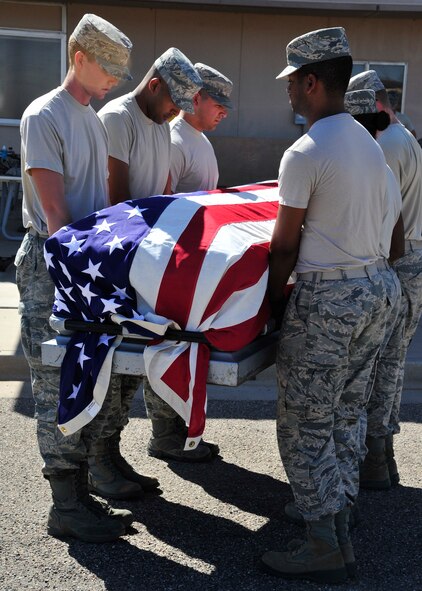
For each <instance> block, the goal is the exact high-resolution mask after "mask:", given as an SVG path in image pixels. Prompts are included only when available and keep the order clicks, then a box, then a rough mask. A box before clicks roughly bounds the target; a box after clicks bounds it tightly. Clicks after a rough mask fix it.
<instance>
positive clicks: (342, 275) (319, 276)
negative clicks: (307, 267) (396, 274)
mask: <svg viewBox="0 0 422 591" xmlns="http://www.w3.org/2000/svg"><path fill="white" fill-rule="evenodd" d="M378 264H380V266H381V267H382V268H381V269H380V268H378ZM387 264H388V263H387ZM385 265H386V262H385V261H383V260H380V261H378V263H373V264H372V265H366V266H365V267H359V268H357V269H337V270H336V271H308V272H307V273H298V274H297V278H298V280H300V281H315V282H316V283H318V281H342V280H343V281H344V280H346V279H362V278H365V277H373V276H374V275H378V273H379V271H380V270H383V269H388V267H387V266H385Z"/></svg>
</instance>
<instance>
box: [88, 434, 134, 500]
mask: <svg viewBox="0 0 422 591" xmlns="http://www.w3.org/2000/svg"><path fill="white" fill-rule="evenodd" d="M88 469H89V472H88V490H89V491H90V492H93V493H95V494H96V495H99V496H100V497H108V498H110V499H120V500H124V499H141V498H142V497H143V496H144V491H143V489H142V487H141V485H140V484H138V483H137V482H132V481H131V480H127V479H126V478H125V477H124V476H123V475H122V474H121V473H120V472H119V470H118V468H117V467H116V465H115V464H114V462H113V460H112V459H111V456H110V453H109V450H108V449H107V446H106V443H105V439H99V440H98V441H96V442H95V443H93V444H92V446H91V448H90V450H89V453H88Z"/></svg>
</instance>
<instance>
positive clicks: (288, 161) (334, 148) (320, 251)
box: [279, 113, 387, 273]
mask: <svg viewBox="0 0 422 591" xmlns="http://www.w3.org/2000/svg"><path fill="white" fill-rule="evenodd" d="M386 174H387V167H386V165H385V159H384V156H383V154H382V151H381V150H380V148H379V146H378V145H377V143H376V142H375V141H374V140H373V139H372V137H371V136H370V135H369V133H368V132H367V131H366V129H364V128H363V127H362V126H361V125H360V124H359V123H357V122H356V121H355V120H354V119H353V117H352V116H351V115H349V114H347V113H340V114H339V115H333V116H331V117H325V118H323V119H319V120H318V121H317V122H316V123H314V125H312V127H311V128H310V129H309V131H308V133H306V134H305V135H304V136H302V137H301V138H300V139H299V140H297V141H296V142H295V143H294V144H293V145H292V146H291V147H290V148H289V149H288V150H287V151H286V152H285V154H284V156H283V158H282V159H281V163H280V171H279V194H280V203H281V204H282V205H287V206H290V207H295V208H300V209H306V210H307V212H306V216H305V222H304V227H303V231H302V238H301V242H300V249H299V257H298V260H297V264H296V267H295V271H296V272H298V273H305V272H308V271H324V270H327V271H332V270H336V269H352V268H357V267H362V266H363V265H368V264H372V263H374V262H375V261H376V260H377V259H379V258H380V257H381V256H382V254H381V230H382V222H383V219H384V212H385V210H386V208H387V190H386Z"/></svg>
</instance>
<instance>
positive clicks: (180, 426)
mask: <svg viewBox="0 0 422 591" xmlns="http://www.w3.org/2000/svg"><path fill="white" fill-rule="evenodd" d="M174 423H175V428H176V431H177V432H178V433H180V434H181V435H183V437H184V438H185V439H186V437H187V436H188V428H187V427H186V424H185V421H184V420H183V419H182V417H181V416H179V415H177V417H176V418H175V419H174ZM201 444H203V445H206V446H207V447H209V448H210V451H211V454H212V456H213V457H214V458H216V457H217V456H218V455H219V453H220V447H219V445H218V443H215V442H214V441H205V440H204V439H201Z"/></svg>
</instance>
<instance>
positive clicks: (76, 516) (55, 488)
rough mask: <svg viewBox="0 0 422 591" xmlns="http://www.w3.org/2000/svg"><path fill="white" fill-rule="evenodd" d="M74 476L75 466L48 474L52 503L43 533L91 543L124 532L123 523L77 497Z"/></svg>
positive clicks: (110, 538) (76, 473)
mask: <svg viewBox="0 0 422 591" xmlns="http://www.w3.org/2000/svg"><path fill="white" fill-rule="evenodd" d="M78 477H79V475H78V471H76V470H75V471H72V472H65V473H62V474H54V475H50V476H49V477H48V480H49V482H50V486H51V491H52V494H53V505H52V507H51V508H50V511H49V514H48V521H47V533H48V534H49V535H50V536H55V537H58V538H60V537H64V536H71V537H72V538H76V539H78V540H82V541H84V542H91V543H101V542H112V541H114V540H117V539H118V538H119V537H120V536H122V535H124V534H125V532H126V528H125V526H124V525H123V523H121V522H120V521H117V520H116V519H112V518H111V517H108V516H107V515H102V514H101V515H100V514H99V513H97V512H94V511H92V510H91V509H90V508H89V507H87V506H86V505H85V504H84V503H83V502H82V501H81V499H80V498H79V496H78V492H77V479H78Z"/></svg>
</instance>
